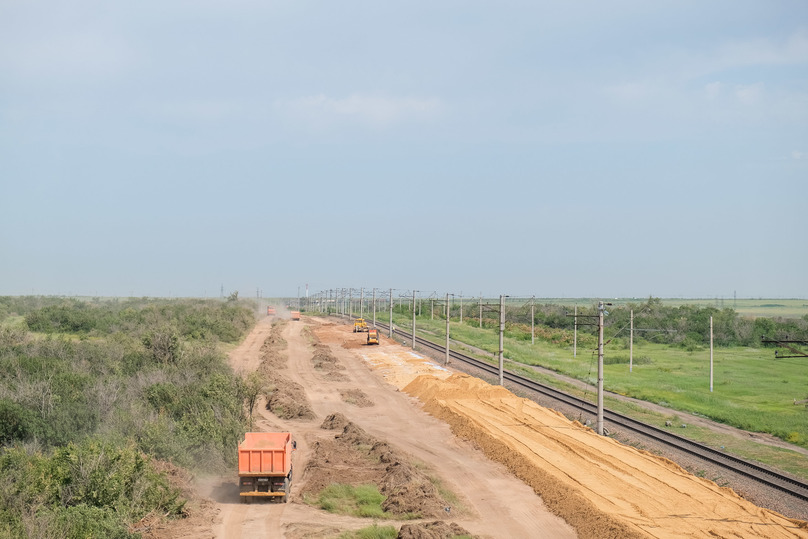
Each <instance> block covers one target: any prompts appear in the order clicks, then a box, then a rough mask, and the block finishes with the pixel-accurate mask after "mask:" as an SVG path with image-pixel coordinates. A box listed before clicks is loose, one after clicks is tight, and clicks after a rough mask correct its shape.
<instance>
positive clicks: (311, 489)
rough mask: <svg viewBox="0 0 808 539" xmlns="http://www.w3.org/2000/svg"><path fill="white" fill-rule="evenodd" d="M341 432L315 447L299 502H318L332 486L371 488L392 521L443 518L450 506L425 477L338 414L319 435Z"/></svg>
mask: <svg viewBox="0 0 808 539" xmlns="http://www.w3.org/2000/svg"><path fill="white" fill-rule="evenodd" d="M340 426H342V432H341V433H340V434H337V435H336V436H334V437H333V438H332V439H324V440H319V441H317V442H315V443H314V444H313V446H312V456H311V457H310V459H309V462H308V464H307V465H306V469H305V471H304V481H305V484H304V485H303V488H302V489H301V494H302V495H303V496H311V497H317V496H318V495H319V493H320V492H321V491H322V490H323V489H324V488H325V487H327V486H328V485H330V484H332V483H342V484H349V485H353V486H356V485H362V484H369V483H370V484H374V485H377V486H378V487H379V491H380V492H381V493H382V494H383V495H384V496H386V500H385V501H384V502H383V504H382V508H383V509H384V510H385V511H387V512H389V513H392V514H394V515H400V516H402V517H404V516H408V517H412V516H414V515H417V516H418V517H420V518H447V517H448V516H449V512H447V511H446V510H445V509H446V508H447V507H449V503H448V502H446V500H444V499H443V497H442V496H441V495H440V493H439V492H438V489H437V488H435V486H434V484H433V483H432V482H431V481H430V479H429V476H427V474H426V473H424V472H422V471H421V470H419V469H418V468H416V467H415V466H413V465H412V464H410V463H409V462H408V459H407V458H406V457H405V455H403V454H401V453H400V452H398V451H395V450H393V449H392V448H391V447H390V446H389V445H388V444H387V443H386V442H382V441H379V440H377V439H375V438H374V437H373V436H371V435H369V434H368V433H367V432H365V431H364V430H362V429H361V428H360V427H358V426H357V425H355V424H354V423H351V422H350V421H348V420H346V419H345V417H344V416H342V415H341V414H332V415H330V416H328V417H327V418H326V420H325V421H324V422H323V424H322V428H324V429H334V428H339V427H340Z"/></svg>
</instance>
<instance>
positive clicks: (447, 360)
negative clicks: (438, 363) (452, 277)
mask: <svg viewBox="0 0 808 539" xmlns="http://www.w3.org/2000/svg"><path fill="white" fill-rule="evenodd" d="M446 304H447V305H448V304H449V293H448V292H447V293H446ZM443 364H444V365H448V364H449V317H448V316H447V317H446V359H445V360H444V361H443Z"/></svg>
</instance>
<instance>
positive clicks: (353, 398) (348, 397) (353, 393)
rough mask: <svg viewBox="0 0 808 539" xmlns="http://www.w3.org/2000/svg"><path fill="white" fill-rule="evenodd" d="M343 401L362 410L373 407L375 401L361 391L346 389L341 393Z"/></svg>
mask: <svg viewBox="0 0 808 539" xmlns="http://www.w3.org/2000/svg"><path fill="white" fill-rule="evenodd" d="M339 394H340V396H341V397H342V400H343V401H345V402H347V403H348V404H353V405H354V406H358V407H360V408H367V407H369V406H373V401H372V400H370V399H369V398H368V396H367V395H365V393H364V391H362V390H361V389H346V390H341V391H340V392H339Z"/></svg>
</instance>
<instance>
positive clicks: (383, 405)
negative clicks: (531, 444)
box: [185, 319, 576, 539]
mask: <svg viewBox="0 0 808 539" xmlns="http://www.w3.org/2000/svg"><path fill="white" fill-rule="evenodd" d="M308 322H309V323H310V324H312V327H313V329H314V333H315V334H316V335H317V336H318V337H319V339H320V341H321V342H322V343H323V344H326V345H328V346H329V347H330V348H331V350H332V352H333V354H334V355H335V356H336V357H337V359H338V360H339V361H340V363H341V364H342V366H344V368H345V370H344V371H342V372H343V374H344V375H345V376H344V377H339V378H341V379H343V381H335V380H334V379H332V377H324V376H323V375H322V373H319V372H316V370H315V369H314V366H313V364H312V361H311V359H312V340H311V337H306V336H305V335H304V332H303V328H304V327H305V325H306V323H305V322H303V323H299V322H294V323H292V322H289V323H288V324H287V325H286V327H285V329H284V331H283V334H282V335H283V338H284V339H285V340H286V342H287V345H288V346H287V350H286V353H287V355H288V360H287V361H288V363H287V368H286V370H285V374H286V375H287V376H288V377H289V378H291V379H293V380H294V381H296V382H298V383H299V384H301V385H302V386H303V387H304V388H305V391H306V395H307V397H308V399H309V402H310V403H311V405H312V408H313V409H314V411H315V413H316V415H317V419H315V420H313V421H300V420H291V421H283V420H280V419H278V418H277V417H276V416H274V415H272V414H271V413H269V412H267V411H265V410H264V406H259V407H258V408H259V410H260V416H261V417H260V419H258V421H257V423H256V428H255V430H263V431H275V430H281V431H286V430H288V431H290V432H292V433H293V435H294V437H295V440H296V441H297V450H296V451H295V452H294V454H293V459H292V462H293V466H294V470H295V472H294V474H295V477H294V480H293V487H292V495H291V501H290V502H289V503H288V504H249V505H245V504H241V503H240V500H239V495H238V489H237V488H236V478H235V474H233V476H232V477H224V478H213V479H209V480H207V481H202V482H201V483H200V487H199V488H200V493H201V494H202V495H204V496H206V497H208V498H209V499H210V500H211V501H212V508H211V509H212V512H213V513H215V515H216V516H215V517H214V522H213V523H212V524H211V526H210V531H209V534H206V530H205V529H204V527H203V528H200V527H196V528H195V529H194V530H193V531H189V532H188V534H186V535H185V536H188V537H190V536H208V537H210V536H213V537H219V538H228V539H229V538H239V537H287V538H290V539H294V538H299V537H335V536H336V535H338V534H339V533H340V532H342V531H346V530H351V529H359V528H363V527H367V526H370V525H372V524H373V521H370V520H368V519H360V518H353V517H345V516H338V515H333V514H330V513H327V512H325V511H322V510H319V509H315V508H313V507H311V506H309V505H306V504H304V503H302V500H300V498H299V492H300V491H301V485H302V483H303V482H305V481H306V478H305V477H301V475H303V474H302V473H301V472H302V471H303V470H304V469H305V464H306V461H307V459H308V458H309V457H310V455H311V450H312V445H313V444H314V443H315V442H316V441H317V440H321V439H325V438H329V437H333V433H329V432H328V431H324V430H323V429H321V428H320V425H321V423H322V421H323V419H324V418H325V417H326V416H328V415H329V414H332V413H336V412H339V413H342V414H343V415H344V416H345V417H346V418H348V419H349V420H350V421H352V422H353V423H355V424H356V425H358V426H359V427H361V428H362V429H364V430H365V431H366V432H367V433H369V434H371V435H373V436H374V437H376V438H378V439H381V440H384V441H386V442H388V443H389V444H390V445H391V446H392V447H394V448H396V449H398V450H400V451H402V452H404V453H406V454H408V455H411V456H412V457H413V458H414V459H415V460H416V461H418V462H421V463H423V464H424V465H425V466H427V467H428V468H430V469H432V470H434V471H435V472H436V473H437V474H438V475H439V478H440V480H441V481H442V483H443V484H444V486H445V487H447V488H448V489H450V490H451V491H453V492H454V493H455V494H457V496H458V497H459V499H460V501H459V504H458V506H457V507H455V508H453V509H450V511H451V510H454V511H455V514H456V516H457V518H452V519H451V521H453V522H457V523H458V524H459V525H461V526H462V527H463V528H465V529H466V530H468V531H469V532H470V533H473V534H475V535H476V536H480V537H491V538H495V537H537V536H541V537H558V538H564V537H575V536H576V534H575V532H574V530H573V529H572V528H571V527H570V526H569V525H568V524H566V523H565V522H564V521H563V520H562V519H560V518H559V517H557V516H555V515H553V514H551V513H550V512H549V511H547V510H546V508H545V507H544V505H543V504H542V502H541V499H540V498H539V497H538V496H536V494H535V493H534V492H533V490H532V489H531V488H530V487H528V486H526V485H525V484H524V483H523V482H522V481H519V480H518V479H516V478H515V477H514V476H513V475H512V474H511V473H509V472H508V471H507V470H506V469H505V468H504V466H502V465H500V464H497V463H494V462H492V461H491V460H489V459H488V458H487V457H485V456H484V455H483V454H482V453H481V452H480V451H479V450H477V449H476V448H475V447H474V446H473V445H472V444H471V443H470V442H465V441H462V440H460V439H459V438H457V437H456V436H454V435H453V434H452V433H451V431H450V429H449V427H448V426H447V425H446V424H445V423H443V422H441V421H439V420H437V419H435V418H434V417H432V416H431V415H429V414H427V413H426V412H424V411H423V410H422V409H421V406H420V404H419V402H418V401H417V399H414V398H413V397H410V396H408V395H407V394H405V393H402V392H400V391H399V390H398V388H397V387H396V386H395V385H393V384H391V383H390V381H389V380H390V379H391V378H390V377H391V376H395V377H396V379H397V380H399V381H401V380H410V379H412V378H413V377H414V376H415V375H416V374H417V372H416V371H418V369H414V368H413V367H412V366H407V365H402V366H400V368H398V369H396V365H395V363H390V364H389V365H379V364H377V365H376V366H375V368H374V367H373V366H371V365H370V364H369V363H368V362H367V361H366V360H365V359H363V358H362V356H361V355H360V354H358V353H357V351H364V350H367V349H368V348H369V347H360V346H359V345H360V344H361V343H362V342H363V341H364V339H365V337H364V334H353V333H352V332H351V330H350V329H349V328H348V326H333V325H327V324H321V323H318V322H317V321H312V320H309V321H308ZM270 328H271V322H270V321H269V319H264V320H262V321H261V322H259V323H258V324H257V325H256V327H255V329H254V330H253V332H252V333H251V334H250V335H249V337H248V338H247V339H246V340H245V341H244V343H243V344H242V345H241V346H239V347H238V348H237V349H235V350H234V351H233V352H232V353H231V354H230V362H231V365H232V367H233V369H234V370H236V371H240V372H242V373H247V372H249V371H250V370H254V369H255V368H257V366H258V364H259V362H260V352H259V350H260V345H261V343H262V342H263V340H264V339H266V337H267V336H268V335H269V331H270ZM345 346H347V348H346V347H345ZM389 350H396V352H397V353H402V352H403V353H404V354H409V353H408V352H407V351H406V349H404V348H403V347H401V346H400V345H398V344H396V343H394V342H391V341H388V340H387V339H382V343H381V345H379V346H378V347H373V352H374V354H376V355H377V356H378V355H379V354H382V355H384V353H385V352H386V351H389ZM390 357H391V358H392V357H395V355H390ZM424 365H425V367H424V369H425V370H424V371H423V372H429V371H431V368H432V367H427V366H426V365H431V363H428V362H426V361H425V362H424ZM399 371H401V372H399ZM446 374H448V373H446ZM385 377H387V378H385ZM351 390H360V391H361V393H362V394H364V396H365V397H366V399H367V400H368V401H369V402H370V403H372V405H370V406H367V405H365V406H362V407H359V406H356V405H355V404H352V403H351V402H346V400H345V399H344V397H343V394H345V393H347V392H349V391H351ZM376 523H377V524H379V525H385V524H390V525H395V526H397V527H398V526H400V525H401V524H402V523H403V521H391V522H386V521H376Z"/></svg>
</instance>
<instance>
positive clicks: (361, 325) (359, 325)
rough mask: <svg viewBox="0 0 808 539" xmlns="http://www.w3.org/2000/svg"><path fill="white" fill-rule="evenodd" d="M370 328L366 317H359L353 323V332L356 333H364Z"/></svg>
mask: <svg viewBox="0 0 808 539" xmlns="http://www.w3.org/2000/svg"><path fill="white" fill-rule="evenodd" d="M367 330H368V323H367V322H365V319H364V318H357V319H356V321H355V322H354V324H353V332H354V333H362V332H365V331H367Z"/></svg>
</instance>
